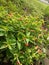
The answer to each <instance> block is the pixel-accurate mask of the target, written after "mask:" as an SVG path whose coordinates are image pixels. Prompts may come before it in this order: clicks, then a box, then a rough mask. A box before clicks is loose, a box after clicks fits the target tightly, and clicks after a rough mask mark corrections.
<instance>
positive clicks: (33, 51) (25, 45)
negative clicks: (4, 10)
mask: <svg viewBox="0 0 49 65" xmlns="http://www.w3.org/2000/svg"><path fill="white" fill-rule="evenodd" d="M43 23H44V21H43V20H42V19H39V18H38V17H32V16H25V17H23V16H21V15H19V14H17V15H15V14H14V13H12V12H10V14H8V15H6V16H5V17H4V18H1V17H0V38H1V39H0V50H4V49H6V53H7V54H6V56H7V58H10V56H11V55H10V56H9V54H12V58H13V59H12V60H13V61H12V62H13V63H14V64H15V62H16V65H17V64H18V63H20V64H22V65H23V64H26V65H28V64H29V65H30V64H33V60H34V59H36V60H40V59H42V58H44V56H45V53H44V52H43V48H41V45H42V44H45V39H44V36H45V34H44V31H43V30H42V24H43ZM46 38H47V35H46ZM26 61H27V62H26ZM20 64H19V65H20Z"/></svg>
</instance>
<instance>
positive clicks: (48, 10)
mask: <svg viewBox="0 0 49 65" xmlns="http://www.w3.org/2000/svg"><path fill="white" fill-rule="evenodd" d="M45 16H47V17H49V6H47V8H46V9H45Z"/></svg>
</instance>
